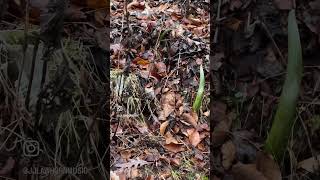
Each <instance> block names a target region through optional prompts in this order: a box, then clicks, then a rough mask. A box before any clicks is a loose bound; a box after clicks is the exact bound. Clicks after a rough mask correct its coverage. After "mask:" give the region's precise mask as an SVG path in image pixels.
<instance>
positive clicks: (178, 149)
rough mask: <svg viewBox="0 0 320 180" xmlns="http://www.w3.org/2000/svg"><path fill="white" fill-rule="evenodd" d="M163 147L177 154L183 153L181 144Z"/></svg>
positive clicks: (183, 149)
mask: <svg viewBox="0 0 320 180" xmlns="http://www.w3.org/2000/svg"><path fill="white" fill-rule="evenodd" d="M164 147H165V148H166V149H167V150H168V151H171V152H174V153H178V152H182V151H185V148H184V145H183V144H175V143H170V144H165V145H164Z"/></svg>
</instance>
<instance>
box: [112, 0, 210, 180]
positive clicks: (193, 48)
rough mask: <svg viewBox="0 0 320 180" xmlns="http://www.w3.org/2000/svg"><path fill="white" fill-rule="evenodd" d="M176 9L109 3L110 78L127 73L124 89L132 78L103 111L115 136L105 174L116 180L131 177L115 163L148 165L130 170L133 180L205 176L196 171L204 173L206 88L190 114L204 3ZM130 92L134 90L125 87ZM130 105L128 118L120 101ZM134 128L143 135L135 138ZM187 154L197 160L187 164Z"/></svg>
mask: <svg viewBox="0 0 320 180" xmlns="http://www.w3.org/2000/svg"><path fill="white" fill-rule="evenodd" d="M184 3H185V2H184V1H181V2H180V1H143V0H133V1H128V2H125V1H120V0H112V1H111V7H110V8H111V22H112V23H111V34H110V38H111V52H112V53H111V64H112V66H111V67H112V68H111V72H115V71H119V72H120V74H116V75H115V76H116V77H117V76H121V74H125V73H126V71H127V70H126V69H129V71H127V72H128V73H129V76H127V77H125V79H129V80H128V81H129V82H130V79H131V78H130V77H136V79H138V81H135V82H134V83H128V84H127V86H126V88H124V89H123V91H122V95H121V97H119V98H116V97H115V96H114V97H113V99H112V101H113V104H114V106H111V107H112V110H111V112H113V115H112V118H115V121H114V123H112V124H111V126H112V127H113V128H112V133H114V132H115V131H116V127H117V124H118V123H119V126H118V128H119V129H121V134H120V133H119V134H117V135H116V137H117V138H116V139H113V140H112V144H111V149H112V150H111V157H113V156H114V157H117V158H111V161H112V164H114V166H112V167H111V168H112V169H113V172H115V173H116V174H117V175H119V176H120V174H123V175H125V177H126V178H129V179H130V178H133V177H132V173H130V172H124V171H123V170H122V169H121V168H119V167H117V166H116V164H125V163H130V162H132V161H133V160H135V159H136V158H139V159H140V160H141V161H146V162H148V164H146V165H144V166H141V167H135V168H131V169H135V171H137V172H138V174H139V175H138V176H137V177H135V178H141V179H145V178H146V179H148V178H151V177H152V176H155V177H166V179H167V178H169V179H172V178H176V176H177V175H176V174H179V177H178V178H180V179H185V178H187V177H193V178H196V177H202V178H205V177H208V175H209V174H208V173H209V172H208V171H207V170H206V171H203V170H204V169H208V167H209V159H208V158H203V155H200V154H202V153H209V126H208V124H209V122H208V113H209V112H210V111H209V109H208V107H209V98H208V97H209V96H208V94H209V93H210V92H209V87H208V86H207V85H206V86H205V87H206V89H205V95H204V97H207V98H204V100H203V103H202V106H201V109H200V112H199V114H197V113H194V112H193V111H192V103H193V101H194V99H195V96H196V93H197V89H198V84H199V65H200V64H202V65H203V67H204V69H205V72H207V71H206V70H207V68H208V66H209V59H208V57H209V56H206V54H208V53H209V12H208V11H207V10H206V9H205V8H204V7H205V5H206V4H207V3H206V2H205V1H202V0H198V1H192V2H190V6H189V9H190V12H189V13H188V14H186V11H185V6H184ZM126 12H127V14H126ZM128 21H129V22H128ZM128 25H129V26H128ZM121 71H122V72H123V73H121ZM114 79H117V78H114ZM111 81H112V83H113V84H116V81H113V80H111ZM190 84H192V86H190ZM134 85H136V86H137V88H132V86H134ZM116 90H117V89H113V91H116ZM113 94H119V93H116V92H113ZM133 98H134V99H136V103H135V109H136V111H135V112H134V113H133V112H129V111H128V105H129V102H130V101H128V100H130V99H133ZM142 126H144V128H143V129H145V131H147V130H148V133H145V134H143V133H141V129H142ZM118 131H119V130H118ZM111 136H112V134H111ZM127 148H130V150H131V151H130V158H128V155H127V153H122V154H121V152H122V150H123V149H127ZM194 148H196V149H197V152H198V153H196V157H198V158H193V156H194V154H193V153H192V152H193V150H192V149H194ZM151 152H154V153H156V154H157V155H155V156H154V155H152V154H151ZM200 157H202V158H200ZM199 158H200V159H201V160H200V161H199ZM204 167H207V168H204ZM128 168H129V169H130V167H128ZM121 172H122V173H121ZM150 176H151V177H150ZM156 179H157V178H156Z"/></svg>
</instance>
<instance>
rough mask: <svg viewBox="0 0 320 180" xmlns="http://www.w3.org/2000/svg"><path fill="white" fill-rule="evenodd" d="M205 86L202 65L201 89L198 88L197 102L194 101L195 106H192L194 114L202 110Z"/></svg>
mask: <svg viewBox="0 0 320 180" xmlns="http://www.w3.org/2000/svg"><path fill="white" fill-rule="evenodd" d="M204 85H205V79H204V72H203V67H202V65H200V82H199V88H198V92H197V96H196V100H195V101H194V103H193V106H192V109H193V111H194V112H199V110H200V107H201V103H202V98H203V93H204Z"/></svg>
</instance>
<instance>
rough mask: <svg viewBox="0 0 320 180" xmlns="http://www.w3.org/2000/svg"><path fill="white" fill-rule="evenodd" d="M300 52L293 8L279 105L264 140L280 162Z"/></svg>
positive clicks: (292, 107)
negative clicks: (286, 61)
mask: <svg viewBox="0 0 320 180" xmlns="http://www.w3.org/2000/svg"><path fill="white" fill-rule="evenodd" d="M302 72H303V66H302V53H301V43H300V37H299V30H298V25H297V21H296V17H295V10H294V9H293V10H291V11H290V12H289V17H288V65H287V74H286V79H285V82H284V85H283V89H282V94H281V97H280V102H279V106H278V109H277V112H276V115H275V118H274V120H273V124H272V127H271V131H270V134H269V135H268V138H267V140H266V144H265V150H266V151H267V152H269V153H271V154H272V155H273V156H274V158H275V159H276V160H277V161H278V162H281V161H282V160H283V157H284V153H285V150H286V147H287V143H288V138H289V136H290V134H291V130H292V128H293V124H294V121H295V115H296V105H297V100H298V97H299V91H300V83H301V78H302Z"/></svg>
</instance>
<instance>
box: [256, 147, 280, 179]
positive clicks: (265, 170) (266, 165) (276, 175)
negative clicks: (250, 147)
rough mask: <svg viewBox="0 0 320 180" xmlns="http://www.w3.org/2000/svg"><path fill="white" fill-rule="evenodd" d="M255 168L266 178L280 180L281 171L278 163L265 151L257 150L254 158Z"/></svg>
mask: <svg viewBox="0 0 320 180" xmlns="http://www.w3.org/2000/svg"><path fill="white" fill-rule="evenodd" d="M256 167H257V170H259V171H260V172H262V174H263V175H264V176H265V177H266V178H267V179H268V180H281V179H282V178H281V172H280V168H279V166H278V164H277V163H276V162H275V161H274V160H273V159H272V156H271V155H269V154H266V153H262V152H258V154H257V159H256Z"/></svg>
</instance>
